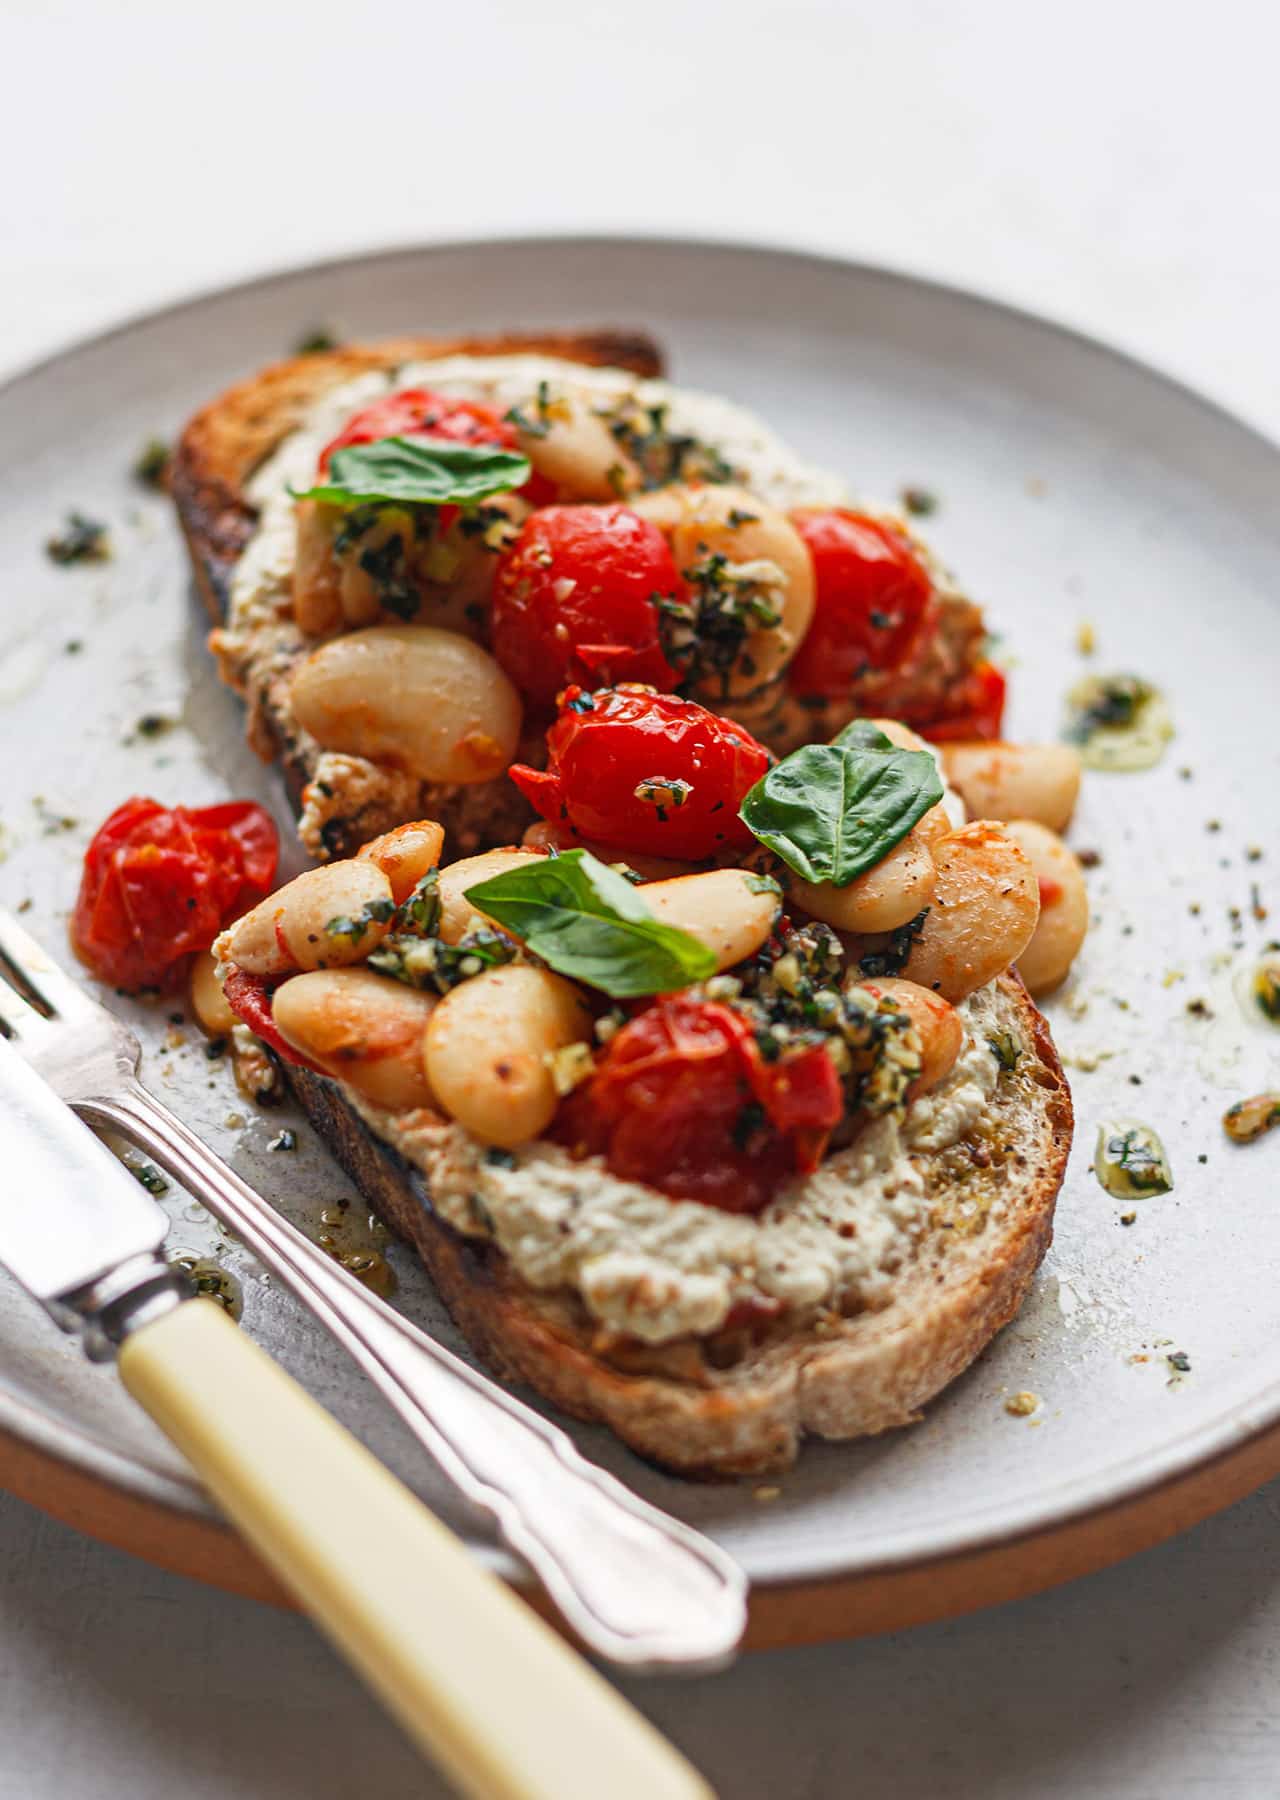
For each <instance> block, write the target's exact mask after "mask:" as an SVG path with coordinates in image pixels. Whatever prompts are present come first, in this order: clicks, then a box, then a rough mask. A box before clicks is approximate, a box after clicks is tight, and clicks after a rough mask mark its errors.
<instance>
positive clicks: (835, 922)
mask: <svg viewBox="0 0 1280 1800" xmlns="http://www.w3.org/2000/svg"><path fill="white" fill-rule="evenodd" d="M936 880H937V870H936V869H935V868H934V863H933V857H932V856H931V855H930V853H929V845H928V842H927V841H926V840H925V838H924V836H923V835H922V834H921V832H920V831H919V830H918V829H917V830H915V831H909V832H908V833H907V835H906V837H904V838H903V840H902V842H901V843H899V844H895V845H894V847H893V849H892V850H890V852H889V854H888V855H887V856H885V857H882V858H881V860H880V861H879V862H878V863H876V864H875V865H874V867H872V868H870V869H868V870H867V871H866V873H865V874H863V875H859V876H858V877H857V879H856V880H854V881H851V882H849V883H848V885H847V886H845V887H837V886H836V885H835V883H834V882H833V881H817V882H813V881H801V880H800V879H799V877H798V876H793V877H792V878H791V881H790V883H789V885H788V887H787V903H788V905H790V904H791V903H792V902H794V903H795V905H796V906H797V907H799V909H800V910H801V912H806V913H808V914H809V915H810V916H811V917H812V918H815V919H821V920H822V922H823V924H824V925H830V926H831V927H832V928H833V929H834V930H836V931H853V932H858V933H865V932H874V931H894V930H896V929H897V927H898V926H899V925H905V924H906V923H907V920H908V919H914V918H915V916H916V914H917V913H918V912H919V911H920V910H921V908H922V907H925V906H927V905H928V904H929V901H930V898H931V897H932V894H933V889H934V883H935V882H936Z"/></svg>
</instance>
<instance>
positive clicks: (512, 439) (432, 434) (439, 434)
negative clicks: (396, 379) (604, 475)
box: [319, 388, 555, 506]
mask: <svg viewBox="0 0 1280 1800" xmlns="http://www.w3.org/2000/svg"><path fill="white" fill-rule="evenodd" d="M389 437H407V438H415V437H420V438H445V439H447V440H448V441H449V442H450V443H451V444H497V445H499V446H500V447H501V448H502V449H504V450H515V449H517V448H518V443H517V439H516V429H515V426H514V425H512V424H511V423H510V421H509V420H507V419H504V418H503V417H502V414H501V413H499V412H497V411H496V410H495V409H494V408H493V407H492V406H485V405H483V404H482V402H480V401H479V400H457V399H455V398H454V397H453V396H452V395H450V394H433V393H432V392H431V390H430V389H429V388H404V389H403V390H402V391H401V392H400V393H398V394H386V395H384V396H383V398H382V399H381V400H375V401H374V402H373V404H372V405H371V406H365V407H362V408H361V410H360V411H359V412H358V413H356V414H355V416H354V417H353V418H350V419H348V420H347V422H346V424H345V425H344V426H343V428H342V430H341V431H340V432H339V433H338V435H337V437H336V438H334V439H333V440H332V442H331V443H328V444H326V445H325V447H324V449H323V450H322V451H321V452H320V470H319V472H320V474H321V475H327V474H328V472H329V461H330V458H331V457H332V456H333V454H334V452H335V451H336V450H345V449H347V448H348V447H349V446H350V445H352V444H376V443H377V442H378V441H379V440H380V439H382V438H389ZM520 491H521V493H522V494H523V495H524V497H525V499H526V500H528V501H529V502H530V504H531V505H533V506H542V505H543V504H544V503H545V502H546V501H548V500H550V499H552V498H553V497H554V495H555V486H554V484H553V483H552V482H549V481H547V480H546V479H545V477H543V476H541V475H538V474H536V473H535V474H534V475H531V476H530V478H529V480H528V481H527V482H526V483H525V484H524V487H523V488H522V489H521V490H520Z"/></svg>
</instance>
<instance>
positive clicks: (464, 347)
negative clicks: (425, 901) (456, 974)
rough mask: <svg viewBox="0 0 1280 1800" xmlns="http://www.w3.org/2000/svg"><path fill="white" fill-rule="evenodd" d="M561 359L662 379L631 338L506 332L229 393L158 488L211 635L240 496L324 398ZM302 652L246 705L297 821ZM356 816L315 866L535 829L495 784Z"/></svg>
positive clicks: (339, 354)
mask: <svg viewBox="0 0 1280 1800" xmlns="http://www.w3.org/2000/svg"><path fill="white" fill-rule="evenodd" d="M521 354H532V355H542V356H555V357H561V358H563V359H564V360H565V361H567V362H577V363H582V364H584V365H586V366H589V367H596V368H604V367H608V368H620V369H628V370H630V371H631V372H632V373H633V374H635V375H638V376H642V377H649V376H658V375H661V374H662V373H663V367H664V363H663V356H662V352H661V351H660V349H659V348H658V346H657V344H655V343H654V341H653V340H652V339H651V338H649V337H647V336H646V335H645V334H644V333H642V332H638V331H612V330H599V331H572V332H506V333H501V334H497V335H493V336H467V337H452V338H431V337H406V338H395V339H392V340H389V341H387V342H383V343H378V344H351V345H344V346H343V347H342V348H341V349H337V350H326V351H321V352H319V353H317V354H314V355H309V356H295V357H291V358H290V359H289V360H288V361H286V362H280V363H275V364H273V365H272V366H271V367H270V368H267V369H263V370H262V371H261V372H260V373H259V374H257V375H255V376H253V377H251V379H249V380H248V381H244V382H241V383H239V384H238V385H237V386H236V387H232V388H228V389H227V391H226V392H225V393H224V394H221V395H219V396H218V398H217V399H216V400H213V401H211V402H210V403H209V404H208V405H207V406H205V407H203V408H202V409H201V410H200V411H199V412H198V413H197V414H196V415H195V417H194V418H193V419H191V420H190V422H189V423H188V424H187V426H186V427H185V429H184V430H183V432H182V435H181V437H180V438H179V440H178V443H177V445H176V447H175V449H174V453H173V457H172V459H171V462H170V466H169V473H168V484H169V489H170V492H171V493H172V495H173V499H174V504H175V505H176V507H177V510H178V519H179V523H180V524H181V527H182V533H183V537H184V538H185V540H186V545H187V550H188V553H189V555H190V558H191V566H192V570H193V572H194V575H195V583H196V588H197V591H198V593H199V595H200V598H201V601H202V603H203V605H204V607H205V610H206V612H207V613H208V614H209V617H210V619H211V620H212V622H213V624H214V625H215V626H219V625H222V624H223V623H224V622H225V621H226V619H227V616H228V611H229V607H230V595H231V579H232V575H233V573H234V570H235V565H236V562H237V560H238V558H239V557H240V556H241V555H242V553H243V551H244V548H245V545H246V544H247V543H248V541H249V539H250V537H251V536H252V534H253V530H254V526H255V524H256V521H257V511H256V509H255V508H254V507H253V505H252V504H251V503H250V501H249V499H248V498H247V495H246V484H247V482H248V480H249V478H250V476H251V475H252V474H253V472H254V470H255V469H256V468H257V467H258V466H259V465H260V464H261V463H262V461H263V460H264V459H265V458H266V457H267V456H269V455H270V454H271V453H272V451H273V450H275V449H276V447H277V446H278V445H279V444H280V443H281V442H282V440H283V439H284V438H286V437H287V436H288V435H289V433H290V432H292V431H294V430H296V429H297V428H298V426H299V425H301V424H302V423H303V421H304V420H305V418H306V416H307V414H308V412H309V411H310V410H311V408H312V407H313V406H314V405H315V403H316V401H317V400H319V399H320V398H321V397H322V396H323V395H324V394H325V393H326V392H327V391H328V390H329V389H330V388H333V387H336V386H338V385H339V383H341V382H345V381H349V380H351V378H352V377H353V376H356V375H362V374H365V373H366V372H368V371H369V370H371V369H386V368H392V367H394V366H395V365H396V364H398V363H403V362H409V361H423V360H427V359H430V358H433V357H440V356H503V355H508V356H515V355H521ZM300 654H301V652H300V651H299V650H298V649H297V647H296V642H295V644H294V646H292V647H290V646H288V645H282V649H281V653H280V655H279V656H278V657H276V658H275V659H273V660H272V662H271V665H270V672H269V674H268V675H267V676H266V677H264V678H263V679H262V680H261V682H260V683H259V685H258V686H257V688H256V689H255V690H254V691H251V692H250V693H249V695H248V696H247V698H248V701H249V706H250V728H249V734H250V742H251V743H252V744H253V746H254V748H255V749H256V750H257V751H258V752H259V754H260V755H261V756H262V757H263V758H264V760H266V761H272V762H279V763H280V764H281V766H282V768H283V771H284V776H285V783H286V786H287V788H288V791H289V797H290V800H291V802H292V804H293V806H294V808H295V810H297V811H301V808H302V805H303V800H302V794H303V789H304V788H305V787H306V785H307V783H308V782H309V781H310V780H311V779H312V778H313V776H314V775H315V772H316V764H317V762H318V760H319V756H320V750H319V747H318V745H316V743H315V742H314V741H313V740H312V739H311V738H310V737H308V736H307V734H306V733H305V732H302V731H300V730H299V728H298V726H297V724H296V722H295V721H294V719H293V716H292V710H291V708H290V706H289V704H288V684H289V675H290V672H291V669H292V667H293V665H294V663H296V661H297V660H298V656H299V655H300ZM541 747H542V735H541V733H540V732H537V733H535V734H534V735H533V736H532V737H531V738H530V741H529V743H528V744H527V745H526V744H524V743H522V745H521V747H520V754H521V755H527V754H529V753H530V752H532V753H533V754H535V755H536V754H538V753H539V751H540V750H541ZM392 810H393V811H395V812H396V813H397V815H398V816H396V817H392V816H390V813H389V812H387V810H386V808H385V806H384V807H383V808H382V809H378V808H377V807H371V808H366V809H360V808H356V809H354V810H353V811H352V812H351V813H350V814H349V815H344V816H342V817H340V818H334V819H332V820H329V821H328V822H327V823H326V825H325V828H324V830H323V833H322V835H321V838H320V840H318V841H316V842H314V843H309V846H308V847H309V848H310V849H311V850H312V851H313V853H314V854H316V855H319V856H326V855H327V856H348V855H354V854H355V852H356V850H358V849H359V847H360V845H361V844H362V843H365V842H366V841H367V840H368V839H369V838H370V837H374V836H376V835H377V834H378V833H379V832H381V831H385V830H387V829H389V827H390V826H392V825H396V824H399V823H401V821H402V820H403V819H404V818H413V817H427V816H430V817H432V818H435V819H439V820H440V822H441V823H442V824H444V825H445V826H446V828H447V830H448V832H449V841H450V848H451V851H452V852H453V853H454V854H459V855H462V854H466V852H467V851H468V850H469V849H474V848H477V847H479V846H480V845H481V844H482V843H496V842H501V841H503V840H505V839H510V840H512V841H518V839H519V836H520V833H521V832H522V831H523V829H524V827H525V826H526V825H527V824H528V823H529V822H530V820H531V819H532V818H533V813H532V810H531V809H530V807H529V806H528V804H527V803H526V802H525V801H524V800H523V799H522V797H521V796H520V795H519V794H518V793H517V792H516V790H515V788H514V787H513V786H512V784H511V783H510V782H509V781H507V779H506V778H505V776H504V777H502V778H500V779H499V780H497V781H490V782H478V783H475V784H472V785H470V786H467V787H454V786H451V787H443V786H434V787H433V786H430V785H428V784H424V785H423V787H422V789H421V790H420V792H419V793H418V794H417V795H415V796H414V798H413V799H412V800H411V801H407V802H406V806H405V810H400V809H399V808H393V809H392Z"/></svg>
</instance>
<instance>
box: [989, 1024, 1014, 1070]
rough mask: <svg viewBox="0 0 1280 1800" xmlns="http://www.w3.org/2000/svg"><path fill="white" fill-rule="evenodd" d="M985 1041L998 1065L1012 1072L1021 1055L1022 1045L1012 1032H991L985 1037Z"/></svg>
mask: <svg viewBox="0 0 1280 1800" xmlns="http://www.w3.org/2000/svg"><path fill="white" fill-rule="evenodd" d="M987 1043H988V1044H989V1045H990V1046H991V1054H992V1055H993V1056H994V1057H995V1059H996V1061H997V1062H998V1063H999V1064H1000V1067H1001V1068H1002V1069H1004V1070H1005V1071H1006V1073H1008V1074H1012V1073H1013V1071H1014V1070H1015V1069H1016V1068H1017V1066H1018V1059H1019V1057H1020V1056H1021V1055H1022V1046H1021V1044H1019V1042H1018V1040H1017V1039H1016V1038H1015V1037H1014V1035H1013V1033H1012V1032H1011V1031H996V1032H992V1033H991V1035H990V1036H989V1037H988V1038H987Z"/></svg>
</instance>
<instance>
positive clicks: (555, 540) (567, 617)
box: [493, 506, 685, 705]
mask: <svg viewBox="0 0 1280 1800" xmlns="http://www.w3.org/2000/svg"><path fill="white" fill-rule="evenodd" d="M684 595H685V585H684V582H683V581H682V580H681V578H680V574H679V571H678V570H677V568H676V565H675V558H674V557H673V556H672V554H671V549H670V546H669V545H668V543H667V540H666V539H665V538H664V537H663V535H662V533H661V532H660V531H659V530H658V528H657V526H656V525H651V524H650V523H649V521H648V520H647V519H642V518H641V517H640V515H639V514H638V513H634V512H632V511H631V509H630V507H627V506H547V507H544V508H543V509H542V510H541V511H540V512H535V513H533V514H531V515H530V517H529V518H527V519H526V520H525V522H524V524H523V525H522V526H521V528H520V535H519V536H518V537H517V538H516V540H515V542H514V543H513V544H511V545H510V546H509V547H508V548H507V549H506V550H504V551H503V553H502V556H501V558H500V560H499V562H498V567H497V571H496V572H495V574H494V578H493V653H494V655H495V656H496V657H497V659H498V661H499V662H500V663H501V664H502V666H503V668H504V669H505V670H506V672H507V674H508V675H509V676H510V677H511V679H512V681H514V682H515V684H516V686H517V687H518V688H519V689H520V690H521V692H522V693H524V694H527V695H528V696H529V698H530V699H531V700H540V701H543V702H544V703H546V704H548V705H549V704H550V703H551V702H552V701H553V700H554V699H555V697H556V695H557V694H558V693H559V692H560V689H561V688H562V687H565V686H567V684H568V683H569V682H571V681H578V682H584V683H586V684H587V685H588V686H590V687H594V686H597V685H602V684H604V683H612V682H618V681H643V682H647V683H649V685H650V686H652V687H656V688H663V689H670V688H673V687H674V686H675V685H676V682H677V680H678V679H679V677H678V676H677V674H676V671H675V670H674V669H673V668H672V667H671V665H670V664H669V663H668V661H667V659H666V657H665V656H664V655H663V654H662V648H661V645H660V644H659V641H658V620H659V616H660V615H659V610H658V607H659V602H660V601H661V600H662V599H663V598H664V597H665V598H669V599H672V600H681V599H683V598H684Z"/></svg>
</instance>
